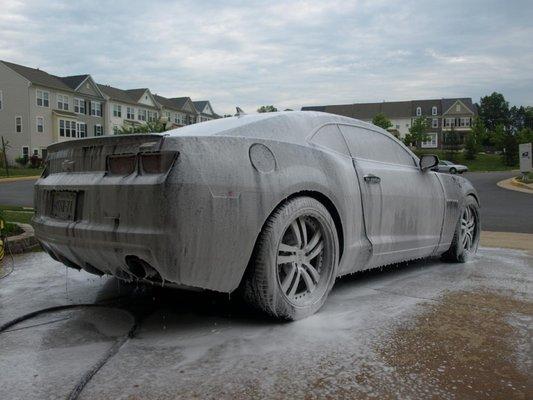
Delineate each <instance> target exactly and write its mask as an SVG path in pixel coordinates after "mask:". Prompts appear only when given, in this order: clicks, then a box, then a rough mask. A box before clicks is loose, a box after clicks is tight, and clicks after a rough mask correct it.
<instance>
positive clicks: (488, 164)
mask: <svg viewBox="0 0 533 400" xmlns="http://www.w3.org/2000/svg"><path fill="white" fill-rule="evenodd" d="M416 153H417V155H420V154H424V153H425V154H436V155H437V156H439V159H441V160H449V161H453V162H455V163H457V164H463V165H466V166H467V167H468V170H469V171H472V172H475V171H508V170H512V169H516V168H518V166H514V167H508V166H507V165H505V164H504V163H503V159H502V156H500V155H499V154H478V155H477V156H476V159H475V160H467V159H465V155H464V153H456V154H455V155H454V159H453V160H450V159H449V158H448V156H447V154H446V152H444V151H442V150H433V151H431V150H418V151H416Z"/></svg>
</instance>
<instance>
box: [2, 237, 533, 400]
mask: <svg viewBox="0 0 533 400" xmlns="http://www.w3.org/2000/svg"><path fill="white" fill-rule="evenodd" d="M14 260H15V269H14V272H13V273H12V274H10V275H8V276H7V277H5V278H4V279H2V280H0V299H1V301H0V325H2V324H4V323H6V322H7V321H9V320H11V319H14V318H16V317H18V316H21V315H24V314H26V313H29V312H31V311H35V310H38V309H42V308H45V307H51V306H57V305H62V304H73V303H97V302H100V303H105V304H106V307H102V308H94V307H91V308H76V309H72V310H67V311H62V312H54V313H49V314H44V315H41V316H38V317H36V318H32V319H29V320H26V321H24V322H21V323H19V324H17V325H15V326H12V327H11V328H9V330H8V331H7V332H4V333H0V354H1V355H2V356H1V357H0V371H1V372H0V398H2V399H26V400H31V399H44V398H46V399H48V398H67V397H68V396H67V395H68V394H69V393H70V392H71V391H72V390H73V388H74V387H75V386H76V384H77V383H78V382H80V380H81V379H82V377H83V376H84V374H86V373H87V372H88V371H89V370H90V369H91V368H92V367H93V366H94V365H96V364H97V363H98V362H99V361H100V360H102V359H103V358H104V355H105V354H106V353H107V352H108V351H109V349H111V348H112V347H113V346H115V345H116V344H117V343H121V342H120V341H121V340H123V339H124V338H126V335H127V333H128V331H129V330H130V328H131V327H132V326H133V322H134V317H136V319H137V321H138V323H139V327H138V330H137V333H136V335H135V337H133V338H132V339H129V340H127V341H126V342H125V343H124V345H123V346H121V347H119V348H118V352H117V353H116V354H115V355H114V356H113V357H111V358H109V359H108V360H107V361H106V362H105V364H104V365H103V366H102V368H101V369H100V370H99V371H98V372H97V373H96V374H95V375H94V376H93V377H92V379H91V380H90V381H89V382H88V384H87V386H86V387H85V388H84V389H83V391H82V393H81V396H80V399H118V398H121V399H126V398H127V399H181V398H183V399H193V398H200V399H217V400H218V399H245V398H276V399H281V398H290V399H304V398H305V399H318V398H345V399H352V398H353V399H366V398H405V399H407V398H411V399H415V398H441V399H453V398H460V399H461V398H462V399H475V398H500V399H515V398H516V399H525V398H530V397H531V396H530V395H531V391H529V393H530V394H529V395H528V394H527V393H528V390H531V375H530V374H531V365H532V362H533V353H532V352H531V351H529V350H530V349H531V347H530V346H531V343H530V340H531V330H530V329H531V326H532V325H531V324H532V323H533V303H532V302H531V299H532V298H533V256H532V255H531V254H527V253H525V252H521V251H513V250H505V249H486V248H485V249H480V251H479V253H478V257H476V259H475V260H474V261H472V262H469V263H466V264H446V263H442V262H441V261H440V260H426V261H423V262H421V261H420V262H414V263H410V264H408V265H401V266H396V267H394V268H385V269H383V270H381V271H380V270H377V271H371V272H367V273H360V274H355V275H353V276H349V277H345V278H341V279H339V280H338V281H337V283H336V285H335V287H334V288H333V291H332V292H331V294H330V296H329V298H328V300H327V302H326V304H325V306H324V307H323V308H322V309H321V310H320V311H319V312H318V313H317V314H315V315H313V316H311V317H309V318H307V319H304V320H301V321H297V322H293V323H281V322H278V321H274V320H271V319H268V318H265V317H264V316H262V315H260V314H258V313H256V312H255V311H253V310H249V309H248V308H246V307H245V306H244V305H243V304H242V302H240V301H239V300H238V299H237V298H236V296H231V298H230V297H229V296H228V295H222V294H214V293H207V292H203V293H202V292H199V293H192V292H189V293H188V292H181V291H176V290H171V289H165V288H161V287H159V286H157V287H156V286H153V287H147V288H143V287H137V286H136V285H127V284H124V283H119V282H118V281H116V280H115V279H113V278H108V277H102V278H100V277H96V276H93V275H89V274H87V273H86V272H83V271H81V272H78V271H75V270H71V269H69V270H68V272H67V271H66V269H65V267H64V266H63V265H61V264H59V263H57V262H55V261H53V260H52V259H51V258H50V257H49V256H47V255H46V254H44V253H42V252H41V253H28V254H24V255H20V256H16V257H15V258H14Z"/></svg>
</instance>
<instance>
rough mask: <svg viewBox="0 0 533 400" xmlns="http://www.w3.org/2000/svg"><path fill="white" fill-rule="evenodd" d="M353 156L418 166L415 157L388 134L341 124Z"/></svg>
mask: <svg viewBox="0 0 533 400" xmlns="http://www.w3.org/2000/svg"><path fill="white" fill-rule="evenodd" d="M340 128H341V131H342V133H343V135H344V137H345V138H346V142H347V143H348V148H349V150H350V153H351V154H352V157H355V158H366V159H368V160H373V161H380V162H386V163H392V164H401V165H408V166H410V167H414V166H416V164H415V160H414V159H413V157H412V156H411V155H410V154H409V153H408V152H407V151H406V150H405V149H404V148H403V147H402V146H400V145H399V144H398V143H396V141H394V140H393V139H392V138H389V137H387V136H386V135H384V134H382V133H379V132H374V131H371V130H368V129H364V128H359V127H356V126H349V125H341V126H340Z"/></svg>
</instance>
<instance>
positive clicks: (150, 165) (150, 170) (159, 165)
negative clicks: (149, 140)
mask: <svg viewBox="0 0 533 400" xmlns="http://www.w3.org/2000/svg"><path fill="white" fill-rule="evenodd" d="M177 156H178V152H176V151H161V152H154V153H140V154H139V158H140V167H141V168H140V170H141V173H142V174H166V173H167V172H168V171H169V170H170V168H171V167H172V164H174V160H175V159H176V157H177Z"/></svg>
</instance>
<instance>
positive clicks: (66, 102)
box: [0, 61, 105, 162]
mask: <svg viewBox="0 0 533 400" xmlns="http://www.w3.org/2000/svg"><path fill="white" fill-rule="evenodd" d="M0 98H1V103H0V136H2V137H4V140H7V141H8V149H7V152H6V153H7V158H8V162H13V161H14V159H15V158H17V157H30V156H31V155H34V154H35V155H38V156H39V157H46V147H47V146H48V145H50V144H51V143H55V142H60V141H65V140H72V139H76V138H80V137H86V136H92V135H98V134H101V132H102V130H103V126H104V119H103V104H104V101H105V99H104V97H103V95H102V93H101V92H100V90H99V89H98V86H97V85H96V83H95V82H94V80H93V79H92V77H91V76H90V75H88V74H85V75H76V76H66V77H59V76H55V75H51V74H48V73H46V72H45V71H42V70H40V69H35V68H28V67H24V66H22V65H18V64H13V63H9V62H6V61H0Z"/></svg>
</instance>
